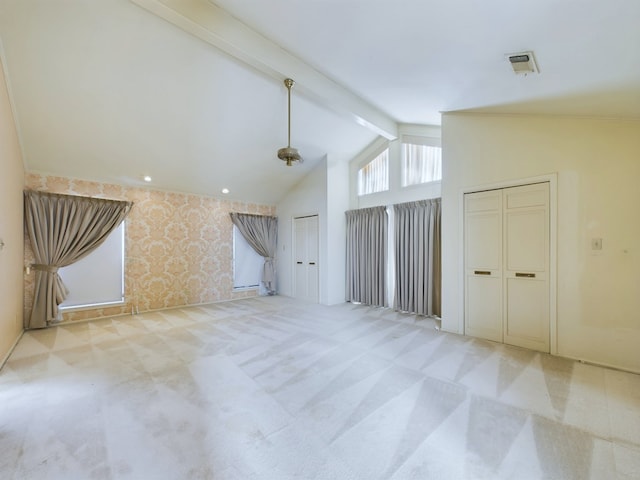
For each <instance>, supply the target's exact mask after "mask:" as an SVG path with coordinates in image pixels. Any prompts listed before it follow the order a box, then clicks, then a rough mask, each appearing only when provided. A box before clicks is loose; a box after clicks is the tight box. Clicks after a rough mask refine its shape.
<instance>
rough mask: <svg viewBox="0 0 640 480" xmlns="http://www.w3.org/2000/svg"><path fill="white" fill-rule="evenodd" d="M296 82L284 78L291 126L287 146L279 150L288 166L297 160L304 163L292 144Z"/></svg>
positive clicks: (280, 156)
mask: <svg viewBox="0 0 640 480" xmlns="http://www.w3.org/2000/svg"><path fill="white" fill-rule="evenodd" d="M294 83H295V82H294V81H293V80H292V79H290V78H286V79H285V80H284V86H285V87H287V98H288V117H289V123H288V126H289V128H288V131H287V146H286V147H283V148H281V149H280V150H278V158H279V159H280V160H282V161H284V162H286V164H287V167H290V166H291V165H293V164H294V163H295V162H298V163H302V157H301V156H300V153H299V152H298V149H297V148H293V147H292V146H291V87H293V84H294Z"/></svg>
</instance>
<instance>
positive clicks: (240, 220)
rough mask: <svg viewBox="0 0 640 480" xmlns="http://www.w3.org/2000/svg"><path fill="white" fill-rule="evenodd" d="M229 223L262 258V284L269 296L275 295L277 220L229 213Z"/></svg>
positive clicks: (261, 216) (262, 216) (263, 216)
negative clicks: (231, 223) (230, 222)
mask: <svg viewBox="0 0 640 480" xmlns="http://www.w3.org/2000/svg"><path fill="white" fill-rule="evenodd" d="M230 215H231V221H232V222H233V224H234V225H235V226H236V227H237V228H238V230H240V233H241V234H242V236H243V237H244V238H245V240H246V241H247V243H249V245H251V247H252V248H253V249H254V250H255V251H256V253H257V254H258V255H261V256H262V257H264V268H263V269H262V283H263V284H264V286H265V288H266V289H267V293H268V294H269V295H275V293H276V249H277V240H278V219H277V217H268V216H265V215H251V214H248V213H231V214H230Z"/></svg>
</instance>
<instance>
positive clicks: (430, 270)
mask: <svg viewBox="0 0 640 480" xmlns="http://www.w3.org/2000/svg"><path fill="white" fill-rule="evenodd" d="M393 208H394V214H395V260H396V288H395V300H394V308H395V309H396V310H400V311H403V312H410V313H416V314H419V315H429V316H433V315H435V316H440V304H441V300H440V295H441V293H440V289H441V277H442V271H441V260H440V250H441V247H440V210H441V209H440V199H439V198H437V199H432V200H421V201H418V202H408V203H402V204H398V205H394V206H393Z"/></svg>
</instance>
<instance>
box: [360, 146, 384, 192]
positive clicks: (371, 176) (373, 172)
mask: <svg viewBox="0 0 640 480" xmlns="http://www.w3.org/2000/svg"><path fill="white" fill-rule="evenodd" d="M386 190H389V149H388V148H387V149H386V150H385V151H383V152H382V153H381V154H380V155H378V156H377V157H376V158H374V159H373V160H371V161H370V162H369V163H367V164H366V165H365V166H364V167H362V168H361V169H360V170H358V195H367V194H369V193H376V192H384V191H386Z"/></svg>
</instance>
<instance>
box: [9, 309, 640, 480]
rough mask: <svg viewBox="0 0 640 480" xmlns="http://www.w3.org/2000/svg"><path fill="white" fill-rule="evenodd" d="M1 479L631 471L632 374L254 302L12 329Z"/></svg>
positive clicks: (375, 317)
mask: <svg viewBox="0 0 640 480" xmlns="http://www.w3.org/2000/svg"><path fill="white" fill-rule="evenodd" d="M0 452H1V453H0V472H1V473H0V477H1V478H3V479H29V480H34V479H65V480H69V479H111V478H113V479H141V480H151V479H176V480H182V479H215V480H226V479H238V480H251V479H268V480H286V479H327V480H328V479H331V480H341V479H363V480H373V479H420V480H423V479H438V480H439V479H503V478H504V479H517V480H522V479H562V480H570V479H577V480H578V479H579V480H585V479H607V480H609V479H615V478H619V479H638V478H640V376H638V375H634V374H630V373H625V372H620V371H616V370H611V369H606V368H600V367H596V366H591V365H584V364H581V363H576V362H572V361H568V360H564V359H560V358H554V357H551V356H549V355H544V354H539V353H536V352H532V351H528V350H522V349H518V348H512V347H508V346H504V345H499V344H495V343H491V342H485V341H480V340H475V339H472V338H468V337H463V336H458V335H452V334H447V333H442V332H438V331H436V330H435V329H434V324H433V322H432V321H431V320H429V319H424V318H421V317H414V316H408V315H401V314H398V313H395V312H393V311H390V310H384V309H372V308H368V307H364V306H355V305H350V304H345V305H340V306H333V307H325V306H321V305H311V304H305V303H301V302H297V301H295V300H293V299H289V298H285V297H261V298H253V299H246V300H239V301H234V302H227V303H219V304H214V305H209V306H200V307H189V308H182V309H176V310H170V311H164V312H160V313H149V314H143V315H136V316H127V317H120V318H115V319H106V320H99V321H93V322H87V323H79V324H75V325H67V326H60V327H56V328H51V329H47V330H39V331H31V332H27V333H25V335H24V336H23V338H22V339H21V341H20V343H19V344H18V346H17V347H16V349H15V351H14V352H13V354H12V356H11V357H10V359H9V361H8V362H7V364H6V365H5V367H4V369H3V370H2V371H1V372H0Z"/></svg>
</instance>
